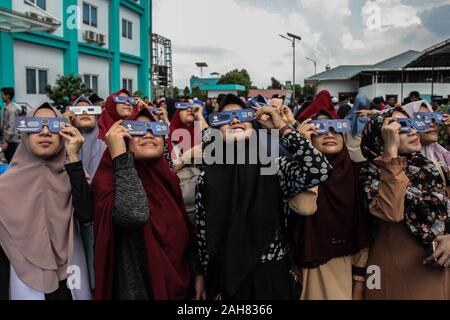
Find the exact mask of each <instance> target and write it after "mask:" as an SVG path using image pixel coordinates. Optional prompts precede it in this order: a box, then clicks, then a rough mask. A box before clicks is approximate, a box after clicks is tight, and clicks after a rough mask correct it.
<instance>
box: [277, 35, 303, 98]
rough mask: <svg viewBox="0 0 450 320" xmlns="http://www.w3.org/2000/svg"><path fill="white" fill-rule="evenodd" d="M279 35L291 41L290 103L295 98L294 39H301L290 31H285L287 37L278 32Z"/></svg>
mask: <svg viewBox="0 0 450 320" xmlns="http://www.w3.org/2000/svg"><path fill="white" fill-rule="evenodd" d="M279 36H280V37H282V38H283V39H286V40H288V41H290V42H292V50H293V65H292V103H294V100H295V41H296V40H298V41H301V40H302V38H301V37H299V36H296V35H295V34H292V33H289V32H288V33H287V37H286V36H284V35H282V34H280V35H279Z"/></svg>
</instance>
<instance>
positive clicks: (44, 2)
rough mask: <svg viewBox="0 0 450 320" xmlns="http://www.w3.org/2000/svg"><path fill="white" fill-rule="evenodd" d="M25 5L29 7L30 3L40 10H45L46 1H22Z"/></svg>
mask: <svg viewBox="0 0 450 320" xmlns="http://www.w3.org/2000/svg"><path fill="white" fill-rule="evenodd" d="M24 2H25V4H28V5H30V3H32V4H35V5H37V6H38V7H39V8H41V9H42V10H47V4H46V0H24Z"/></svg>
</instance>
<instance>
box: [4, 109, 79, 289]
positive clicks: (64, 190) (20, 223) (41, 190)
mask: <svg viewBox="0 0 450 320" xmlns="http://www.w3.org/2000/svg"><path fill="white" fill-rule="evenodd" d="M40 108H51V109H52V110H53V111H54V112H55V113H56V116H57V117H62V115H61V113H59V112H58V111H57V110H55V109H54V108H52V107H51V106H50V105H49V104H48V103H46V104H44V105H42V106H40V107H38V108H36V109H34V110H32V111H31V112H29V113H28V114H27V116H29V117H32V116H34V114H35V113H36V111H37V110H39V109H40ZM65 157H66V152H65V149H64V144H63V143H61V148H60V149H59V151H58V153H57V154H56V155H55V156H53V157H52V158H50V159H46V160H43V159H41V158H38V157H37V156H35V155H34V154H33V153H32V152H31V149H30V145H29V136H28V134H22V141H21V143H20V145H19V147H18V148H17V151H16V153H15V155H14V158H13V159H12V162H11V165H10V167H9V169H8V171H7V172H6V173H5V174H4V175H2V176H1V177H0V245H1V247H2V248H3V250H4V251H5V254H6V256H7V257H8V259H9V261H10V263H11V265H12V266H13V267H14V270H15V272H16V273H17V275H18V276H19V278H20V279H21V280H22V281H23V282H24V283H25V284H26V285H28V286H29V287H31V288H33V289H35V290H38V291H40V292H42V293H51V292H54V291H55V290H57V289H58V286H59V282H60V281H62V280H64V279H66V278H67V267H68V266H69V265H70V262H71V260H72V255H73V215H72V196H71V186H70V180H69V176H68V175H67V173H66V171H65V169H64V161H65Z"/></svg>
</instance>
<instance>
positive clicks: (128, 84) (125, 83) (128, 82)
mask: <svg viewBox="0 0 450 320" xmlns="http://www.w3.org/2000/svg"><path fill="white" fill-rule="evenodd" d="M122 88H123V89H127V90H128V91H130V92H131V94H133V79H127V78H123V79H122Z"/></svg>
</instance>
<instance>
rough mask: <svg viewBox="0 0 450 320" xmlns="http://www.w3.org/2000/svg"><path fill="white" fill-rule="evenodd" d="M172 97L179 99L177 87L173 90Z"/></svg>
mask: <svg viewBox="0 0 450 320" xmlns="http://www.w3.org/2000/svg"><path fill="white" fill-rule="evenodd" d="M173 97H174V98H175V99H178V98H179V97H180V89H179V88H178V87H174V88H173Z"/></svg>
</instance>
